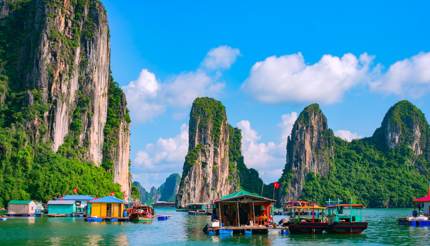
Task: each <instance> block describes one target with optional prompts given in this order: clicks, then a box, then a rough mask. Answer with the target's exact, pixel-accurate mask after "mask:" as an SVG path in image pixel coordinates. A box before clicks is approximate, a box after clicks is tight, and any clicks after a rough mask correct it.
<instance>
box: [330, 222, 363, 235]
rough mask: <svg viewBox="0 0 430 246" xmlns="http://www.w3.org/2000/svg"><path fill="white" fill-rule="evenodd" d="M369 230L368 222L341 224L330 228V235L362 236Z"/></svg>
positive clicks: (335, 224) (334, 224) (332, 225)
mask: <svg viewBox="0 0 430 246" xmlns="http://www.w3.org/2000/svg"><path fill="white" fill-rule="evenodd" d="M366 229H367V222H352V223H350V222H340V223H333V224H331V225H330V226H329V227H328V230H327V232H328V233H334V234H360V233H362V232H363V231H364V230H366Z"/></svg>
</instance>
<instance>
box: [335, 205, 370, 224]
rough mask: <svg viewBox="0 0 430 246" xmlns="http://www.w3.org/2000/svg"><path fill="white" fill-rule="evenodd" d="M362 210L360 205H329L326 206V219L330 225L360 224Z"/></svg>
mask: <svg viewBox="0 0 430 246" xmlns="http://www.w3.org/2000/svg"><path fill="white" fill-rule="evenodd" d="M363 208H364V206H363V205H362V204H349V203H345V204H329V205H327V217H328V218H329V222H330V223H338V222H348V223H352V222H362V221H363Z"/></svg>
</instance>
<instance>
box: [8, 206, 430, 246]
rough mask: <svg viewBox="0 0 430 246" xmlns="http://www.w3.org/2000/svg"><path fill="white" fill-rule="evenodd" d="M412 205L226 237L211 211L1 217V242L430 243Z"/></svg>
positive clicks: (20, 243)
mask: <svg viewBox="0 0 430 246" xmlns="http://www.w3.org/2000/svg"><path fill="white" fill-rule="evenodd" d="M410 211H411V210H408V209H366V210H365V212H364V213H363V215H364V216H365V218H366V220H367V221H368V222H369V228H368V229H367V230H366V231H364V233H363V234H362V235H351V236H349V235H346V236H345V235H294V236H291V235H287V236H281V235H278V234H270V235H260V236H233V237H226V238H221V237H219V236H212V237H211V236H206V235H205V234H204V233H203V232H202V228H203V226H204V225H205V224H206V223H207V220H208V217H200V216H188V215H187V214H186V213H180V212H175V211H174V210H172V209H168V210H161V209H160V210H156V212H157V213H158V214H166V215H171V216H172V217H171V218H170V219H169V220H168V221H160V222H158V221H154V222H153V223H152V224H133V223H98V224H97V223H95V224H91V223H86V222H85V221H83V219H80V218H36V219H35V218H31V219H27V218H13V219H9V220H7V221H4V222H0V245H2V246H3V245H23V244H25V245H216V244H222V245H240V244H251V245H430V228H412V227H406V226H399V225H398V224H397V222H396V219H397V218H398V217H402V216H407V215H409V214H410ZM281 217H282V216H276V220H279V219H281Z"/></svg>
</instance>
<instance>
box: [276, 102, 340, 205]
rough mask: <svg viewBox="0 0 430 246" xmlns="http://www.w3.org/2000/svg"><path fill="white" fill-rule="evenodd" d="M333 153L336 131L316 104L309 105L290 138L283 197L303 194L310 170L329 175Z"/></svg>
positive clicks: (287, 197)
mask: <svg viewBox="0 0 430 246" xmlns="http://www.w3.org/2000/svg"><path fill="white" fill-rule="evenodd" d="M333 156H334V147H333V133H332V131H331V130H330V129H329V128H328V126H327V119H326V117H325V116H324V114H323V113H322V111H321V110H320V108H319V106H318V105H317V104H312V105H309V106H308V107H306V108H305V109H304V110H303V112H301V113H300V115H299V117H298V119H297V120H296V122H295V123H294V126H293V130H292V132H291V136H290V137H289V138H288V142H287V163H286V166H285V169H284V173H283V175H282V178H281V183H282V186H283V187H282V191H283V192H284V193H283V194H282V199H283V200H285V199H289V198H298V197H300V195H301V191H302V189H303V186H304V183H305V180H306V177H307V175H308V174H310V173H313V174H317V175H320V176H325V175H327V174H328V173H329V170H330V164H331V162H332V159H333Z"/></svg>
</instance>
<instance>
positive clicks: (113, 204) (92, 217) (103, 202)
mask: <svg viewBox="0 0 430 246" xmlns="http://www.w3.org/2000/svg"><path fill="white" fill-rule="evenodd" d="M124 204H125V202H124V201H123V200H121V199H118V198H116V197H114V196H106V197H102V198H98V199H94V200H91V201H89V202H88V207H87V220H88V221H94V222H99V221H101V220H108V221H118V220H124V219H128V218H126V216H124Z"/></svg>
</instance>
